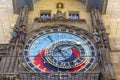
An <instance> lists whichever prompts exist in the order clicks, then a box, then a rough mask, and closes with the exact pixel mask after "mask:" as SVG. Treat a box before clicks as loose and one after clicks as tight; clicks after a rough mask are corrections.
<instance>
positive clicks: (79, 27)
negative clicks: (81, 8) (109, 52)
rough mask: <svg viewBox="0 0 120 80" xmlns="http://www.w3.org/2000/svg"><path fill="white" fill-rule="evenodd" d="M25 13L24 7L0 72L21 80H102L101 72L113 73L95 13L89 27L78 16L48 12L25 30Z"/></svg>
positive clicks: (104, 36) (103, 36) (92, 13)
mask: <svg viewBox="0 0 120 80" xmlns="http://www.w3.org/2000/svg"><path fill="white" fill-rule="evenodd" d="M60 4H61V6H62V5H63V4H62V3H60ZM62 8H63V7H62ZM27 12H28V9H27V6H25V7H24V9H23V11H21V12H20V15H19V17H18V21H17V23H16V25H15V28H14V30H13V32H12V34H11V35H12V38H11V40H10V44H9V45H8V50H9V53H8V55H9V56H11V57H9V56H7V57H5V58H2V62H1V64H4V63H6V64H7V65H2V66H1V67H0V68H1V72H4V73H11V72H12V73H14V76H12V77H13V78H17V79H18V78H21V79H20V80H30V79H31V80H32V79H33V80H78V79H80V80H104V79H102V78H101V79H100V75H101V71H102V72H107V73H110V72H112V70H111V69H110V68H111V67H110V65H109V64H108V65H106V64H107V61H108V60H107V58H108V57H107V58H106V54H105V52H104V51H105V49H109V46H108V45H109V44H108V43H109V42H108V39H107V34H106V33H105V28H103V26H102V27H101V26H100V25H99V23H101V22H100V20H101V19H100V16H98V18H96V17H97V16H94V15H95V12H97V11H94V10H93V12H91V18H92V23H93V24H92V27H91V26H88V25H87V23H86V20H84V19H79V13H72V12H71V13H70V15H69V18H66V16H65V15H66V14H65V13H63V12H62V11H61V10H60V9H58V10H57V11H56V13H55V14H54V16H53V17H52V18H51V15H50V13H49V12H47V13H44V12H43V13H41V16H40V17H37V18H35V19H34V22H33V25H31V26H29V27H27V26H28V25H27V17H28V15H27ZM23 13H24V14H23ZM96 14H98V15H100V14H99V12H97V13H96ZM97 21H99V23H97ZM95 23H96V24H95ZM21 24H22V25H21ZM18 25H19V26H18ZM96 25H99V26H96ZM98 27H100V28H98ZM101 33H103V34H101ZM104 48H105V49H104ZM102 52H104V54H103V53H102ZM12 56H16V57H12ZM103 60H104V61H103ZM108 67H109V69H110V70H111V71H110V70H108ZM109 71H110V72H109ZM12 73H11V75H12ZM15 73H17V74H15ZM11 75H9V76H11ZM15 75H16V76H15ZM111 75H112V74H111ZM18 76H19V77H18ZM2 77H4V75H3V76H2ZM11 80H13V79H11ZM107 80H109V79H107Z"/></svg>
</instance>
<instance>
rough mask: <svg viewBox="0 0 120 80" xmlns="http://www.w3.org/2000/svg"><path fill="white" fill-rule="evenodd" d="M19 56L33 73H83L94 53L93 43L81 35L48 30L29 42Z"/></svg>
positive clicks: (93, 58) (90, 64) (93, 57)
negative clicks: (21, 56) (21, 55)
mask: <svg viewBox="0 0 120 80" xmlns="http://www.w3.org/2000/svg"><path fill="white" fill-rule="evenodd" d="M23 55H24V60H25V61H26V63H27V64H28V66H29V67H30V68H31V69H32V70H33V71H35V72H41V71H42V72H56V71H63V72H64V71H68V72H76V71H80V72H85V71H87V70H89V69H90V68H91V67H92V66H93V64H94V61H95V56H96V55H97V52H96V49H95V46H94V44H93V42H92V41H91V40H90V39H89V38H88V37H86V36H84V35H83V34H80V33H78V32H76V31H72V30H67V29H50V30H45V31H42V32H39V33H38V34H36V35H34V36H33V37H32V38H31V39H29V40H28V42H27V44H26V45H25V48H24V52H23Z"/></svg>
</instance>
